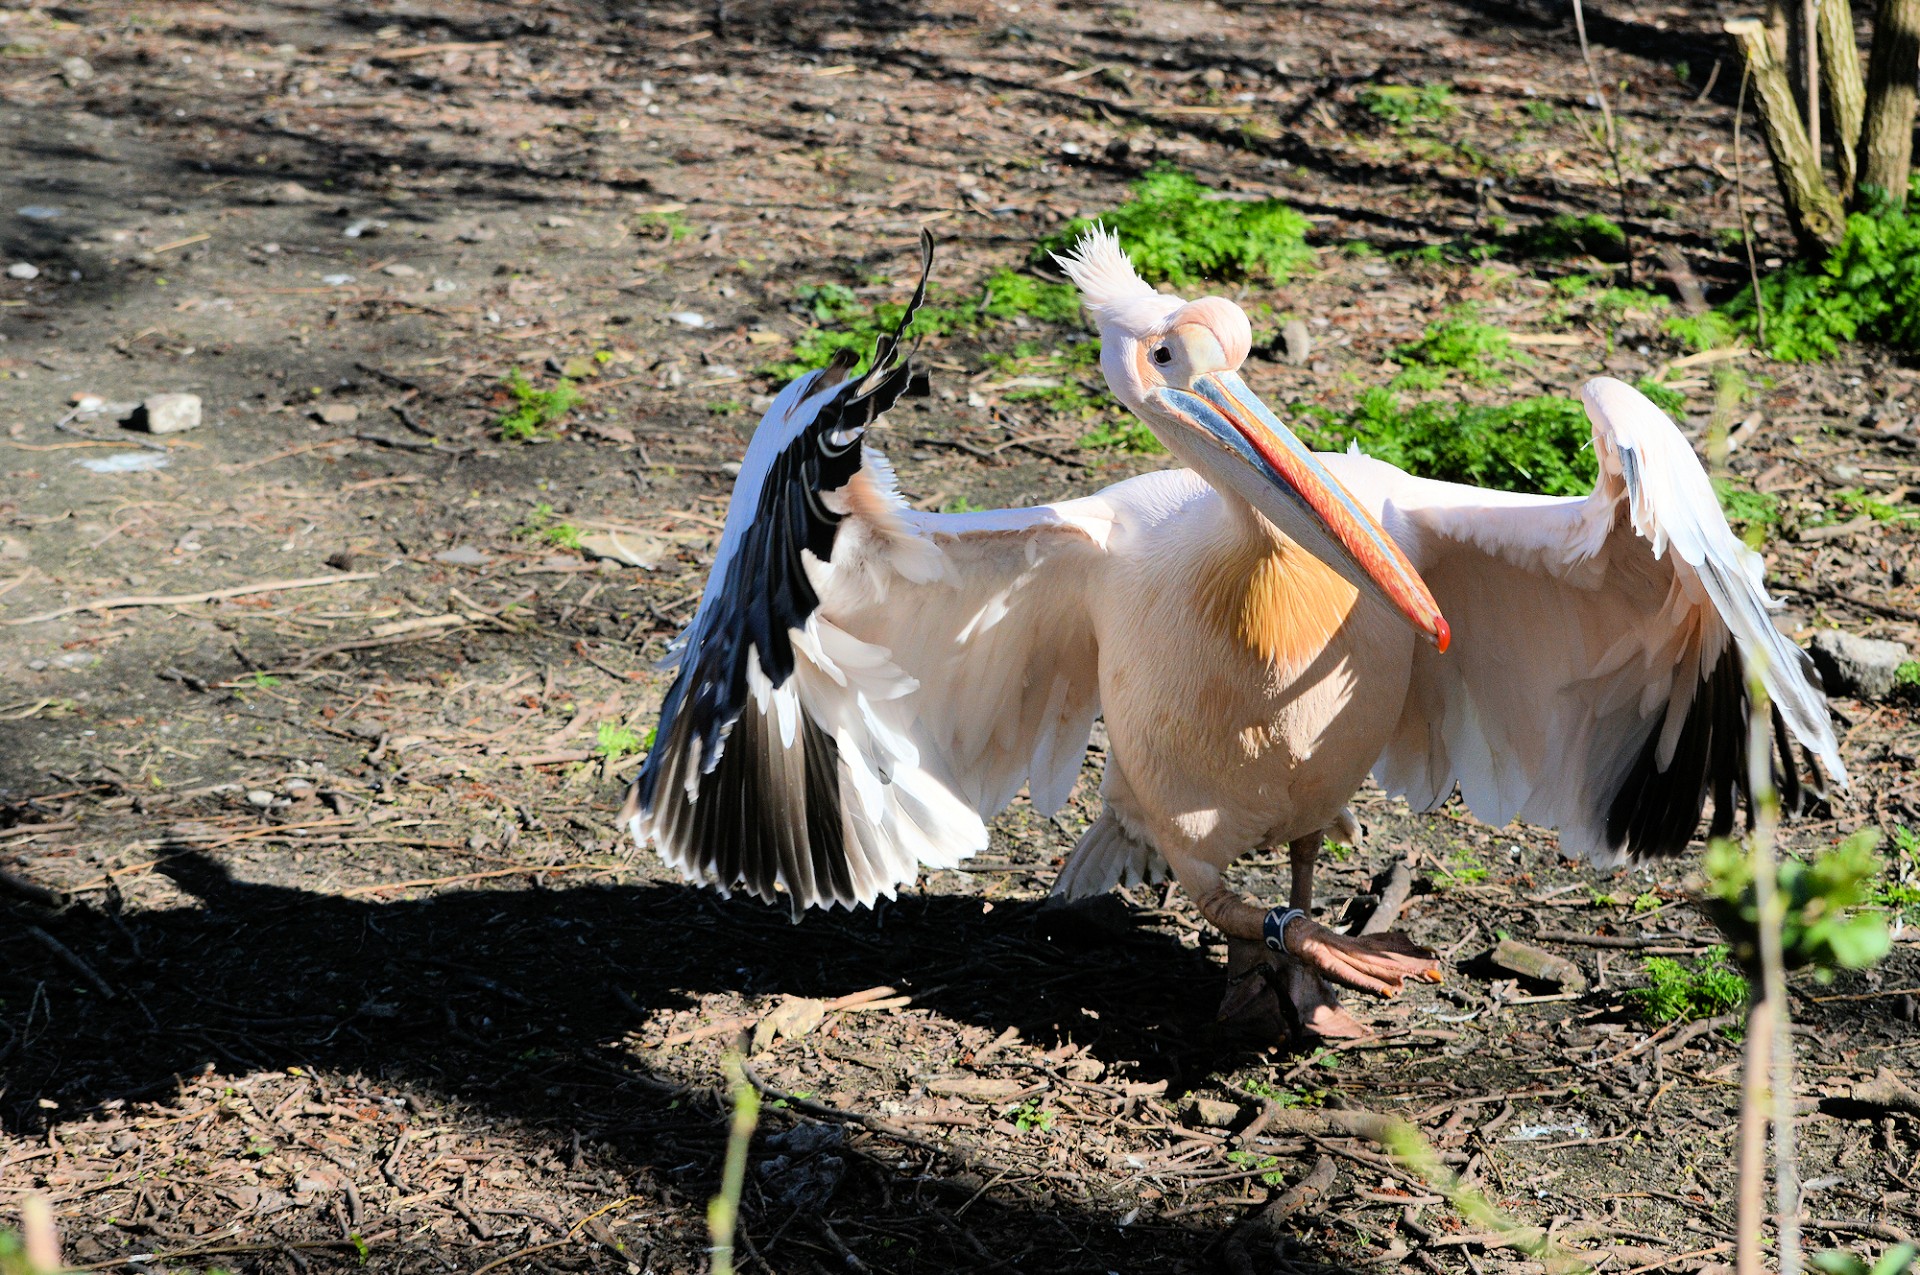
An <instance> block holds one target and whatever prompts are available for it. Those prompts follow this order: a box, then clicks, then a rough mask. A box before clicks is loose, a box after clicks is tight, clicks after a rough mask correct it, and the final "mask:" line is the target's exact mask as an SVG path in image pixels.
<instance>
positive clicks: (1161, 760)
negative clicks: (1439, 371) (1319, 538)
mask: <svg viewBox="0 0 1920 1275" xmlns="http://www.w3.org/2000/svg"><path fill="white" fill-rule="evenodd" d="M1094 499H1096V500H1099V501H1101V502H1102V503H1103V504H1105V505H1106V506H1107V507H1108V508H1110V509H1111V510H1113V511H1114V512H1113V518H1114V531H1113V533H1112V534H1111V535H1110V536H1109V537H1108V541H1107V553H1106V555H1105V556H1104V559H1103V560H1102V561H1100V562H1099V563H1097V564H1094V565H1093V567H1092V568H1091V572H1092V577H1093V578H1092V580H1091V586H1092V587H1091V588H1090V589H1089V597H1090V599H1091V604H1090V606H1089V615H1088V620H1089V625H1090V627H1091V629H1092V631H1093V633H1094V637H1095V641H1096V644H1097V646H1098V649H1099V687H1100V703H1101V705H1102V706H1103V710H1104V714H1105V718H1106V724H1107V735H1108V738H1109V740H1110V741H1111V746H1112V753H1111V756H1110V759H1109V761H1108V766H1107V773H1106V777H1105V782H1104V785H1103V789H1102V792H1103V795H1104V796H1105V798H1106V804H1107V808H1108V811H1109V814H1108V816H1107V817H1108V818H1109V819H1112V820H1114V821H1116V822H1117V824H1118V831H1121V832H1123V833H1124V834H1126V835H1127V837H1128V838H1129V839H1130V840H1131V841H1133V842H1134V843H1136V844H1137V845H1138V846H1140V847H1141V848H1143V849H1144V848H1146V847H1154V848H1156V849H1157V852H1158V857H1161V858H1166V859H1169V860H1171V861H1173V862H1185V863H1189V864H1191V865H1192V866H1190V867H1188V868H1187V870H1186V871H1185V872H1183V873H1182V882H1183V884H1185V885H1186V886H1187V887H1188V888H1189V889H1190V890H1194V889H1197V888H1198V887H1199V886H1200V884H1201V882H1202V880H1203V879H1207V874H1208V873H1211V874H1213V877H1214V878H1217V875H1218V873H1219V872H1220V871H1222V870H1224V869H1225V868H1226V866H1227V865H1228V864H1229V863H1231V862H1232V861H1233V860H1234V859H1237V858H1239V857H1240V856H1241V855H1243V854H1245V853H1246V852H1247V851H1248V850H1249V849H1251V848H1253V847H1256V846H1264V845H1286V844H1288V843H1289V842H1292V841H1295V840H1298V839H1299V838H1301V837H1305V836H1308V835H1310V834H1312V833H1316V832H1319V831H1321V830H1323V829H1325V828H1328V827H1331V826H1332V825H1333V823H1334V821H1335V820H1336V818H1337V817H1338V816H1339V814H1340V811H1341V809H1342V808H1343V807H1344V805H1345V804H1346V802H1347V800H1348V798H1349V797H1350V796H1351V795H1352V793H1353V792H1354V790H1355V789H1356V788H1358V787H1359V785H1360V783H1361V781H1362V780H1364V779H1365V778H1366V774H1367V771H1368V769H1369V768H1370V767H1371V766H1372V763H1373V759H1374V758H1376V757H1378V756H1379V755H1380V751H1381V749H1382V748H1383V747H1384V746H1385V744H1386V741H1387V738H1388V736H1389V735H1390V733H1391V732H1392V730H1393V727H1394V724H1395V722H1396V720H1397V719H1398V717H1399V714H1400V706H1401V703H1402V702H1403V701H1404V699H1405V695H1406V684H1407V671H1408V669H1409V668H1410V666H1411V659H1412V655H1413V650H1414V647H1415V645H1416V644H1417V643H1418V641H1419V639H1418V638H1417V636H1416V635H1415V634H1414V632H1413V630H1412V629H1410V628H1409V627H1408V626H1407V623H1406V621H1405V620H1403V619H1402V618H1401V617H1400V616H1399V615H1398V614H1397V613H1395V612H1394V611H1393V610H1392V609H1391V608H1390V607H1388V606H1386V605H1383V604H1382V603H1380V602H1377V601H1376V600H1374V599H1373V598H1372V597H1371V596H1367V595H1363V594H1361V593H1359V592H1358V591H1357V590H1356V589H1355V588H1354V587H1353V586H1352V585H1350V584H1348V583H1347V582H1346V581H1345V580H1343V579H1342V578H1341V577H1340V576H1339V575H1338V574H1337V573H1335V572H1334V571H1333V570H1331V569H1330V568H1328V567H1327V566H1325V565H1324V564H1323V563H1321V562H1320V561H1319V560H1318V559H1316V558H1314V557H1313V556H1312V555H1310V554H1308V553H1306V552H1305V551H1304V550H1302V549H1301V548H1300V547H1299V546H1298V545H1296V544H1294V543H1292V542H1291V541H1290V540H1288V539H1287V538H1286V537H1285V536H1283V535H1281V534H1280V533H1278V532H1277V531H1275V530H1274V528H1273V527H1272V526H1271V525H1270V524H1267V523H1265V521H1264V520H1263V519H1259V518H1257V517H1255V516H1252V515H1251V511H1250V510H1249V509H1248V508H1247V507H1246V506H1245V505H1243V504H1240V503H1239V502H1237V501H1235V500H1233V499H1232V498H1230V497H1226V496H1223V495H1221V494H1220V493H1219V492H1218V491H1216V490H1214V489H1213V488H1212V487H1210V486H1208V485H1207V484H1206V482H1205V481H1204V480H1202V479H1201V478H1200V477H1199V476H1198V475H1197V474H1195V473H1194V472H1193V471H1191V470H1184V469H1183V470H1171V471H1166V472H1162V473H1157V474H1149V475H1145V476H1143V477H1140V478H1136V479H1132V480H1130V481H1128V482H1125V483H1121V484H1119V485H1117V486H1115V487H1111V488H1109V489H1107V490H1106V491H1105V492H1102V493H1101V494H1100V495H1099V496H1097V497H1094ZM1129 875H1131V874H1129ZM1105 884H1111V882H1103V883H1102V885H1105ZM1214 884H1217V880H1214V879H1208V888H1211V886H1212V885H1214Z"/></svg>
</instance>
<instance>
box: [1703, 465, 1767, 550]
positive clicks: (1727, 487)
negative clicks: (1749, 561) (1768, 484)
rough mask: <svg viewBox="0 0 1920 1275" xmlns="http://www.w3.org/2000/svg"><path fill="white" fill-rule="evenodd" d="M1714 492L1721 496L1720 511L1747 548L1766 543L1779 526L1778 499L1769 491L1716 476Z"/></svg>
mask: <svg viewBox="0 0 1920 1275" xmlns="http://www.w3.org/2000/svg"><path fill="white" fill-rule="evenodd" d="M1713 494H1714V495H1715V496H1717V497H1719V499H1720V512H1721V513H1723V514H1725V515H1726V516H1727V524H1728V525H1729V526H1731V527H1732V528H1733V529H1734V530H1735V531H1737V532H1739V533H1740V535H1741V537H1742V538H1743V539H1744V540H1746V542H1747V544H1748V546H1749V547H1750V548H1758V547H1759V546H1760V545H1762V544H1765V543H1766V540H1767V537H1768V536H1769V535H1771V534H1772V533H1773V531H1774V529H1775V528H1777V527H1778V526H1779V525H1780V498H1779V497H1778V496H1776V495H1774V494H1773V493H1772V492H1765V491H1754V490H1753V489H1752V488H1749V487H1742V486H1739V485H1738V484H1736V483H1735V482H1734V481H1733V480H1732V479H1731V478H1715V479H1714V480H1713Z"/></svg>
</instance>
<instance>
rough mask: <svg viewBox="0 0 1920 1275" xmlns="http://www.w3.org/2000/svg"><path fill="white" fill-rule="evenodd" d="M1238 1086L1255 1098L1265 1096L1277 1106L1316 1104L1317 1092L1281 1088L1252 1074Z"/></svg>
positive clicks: (1307, 1105)
mask: <svg viewBox="0 0 1920 1275" xmlns="http://www.w3.org/2000/svg"><path fill="white" fill-rule="evenodd" d="M1240 1087H1241V1088H1242V1089H1244V1090H1246V1091H1247V1092H1248V1093H1250V1094H1252V1095H1253V1096H1254V1097H1256V1098H1265V1099H1266V1100H1267V1101H1268V1102H1271V1103H1273V1104H1274V1105H1275V1106H1278V1107H1289V1108H1291V1107H1311V1106H1315V1105H1317V1104H1318V1101H1319V1095H1318V1094H1317V1093H1307V1092H1305V1091H1304V1090H1300V1089H1282V1088H1280V1087H1279V1086H1278V1085H1275V1084H1273V1083H1271V1082H1270V1081H1265V1080H1262V1079H1260V1077H1258V1076H1254V1077H1252V1078H1251V1079H1248V1080H1243V1081H1241V1082H1240Z"/></svg>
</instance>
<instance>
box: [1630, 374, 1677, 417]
mask: <svg viewBox="0 0 1920 1275" xmlns="http://www.w3.org/2000/svg"><path fill="white" fill-rule="evenodd" d="M1633 387H1634V388H1635V389H1637V390H1639V391H1640V392H1641V393H1642V394H1645V395H1646V396H1647V398H1648V399H1649V400H1651V401H1652V403H1653V405H1654V406H1655V407H1657V408H1659V409H1660V410H1661V411H1663V412H1665V413H1667V414H1668V415H1672V414H1673V413H1675V412H1684V411H1686V410H1687V396H1686V395H1685V394H1682V393H1681V392H1680V391H1679V390H1676V389H1674V388H1673V387H1672V386H1670V385H1663V384H1661V383H1660V382H1659V381H1656V380H1654V379H1653V378H1652V377H1650V376H1643V377H1641V378H1640V379H1639V380H1637V381H1635V382H1634V383H1633Z"/></svg>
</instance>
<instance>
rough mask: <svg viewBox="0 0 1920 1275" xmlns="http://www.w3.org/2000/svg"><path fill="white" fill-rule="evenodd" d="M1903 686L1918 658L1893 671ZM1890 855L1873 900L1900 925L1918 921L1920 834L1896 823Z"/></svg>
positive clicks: (1917, 674) (1909, 682)
mask: <svg viewBox="0 0 1920 1275" xmlns="http://www.w3.org/2000/svg"><path fill="white" fill-rule="evenodd" d="M1895 676H1896V677H1897V678H1898V679H1899V681H1900V684H1901V685H1903V686H1916V685H1920V662H1916V661H1914V660H1908V661H1907V662H1906V663H1905V664H1902V665H1901V666H1900V671H1899V672H1898V673H1897V674H1896V675H1895ZM1891 840H1892V841H1893V855H1892V858H1891V860H1890V861H1889V862H1888V864H1887V866H1886V871H1885V872H1884V873H1882V874H1881V877H1880V880H1879V883H1878V884H1877V885H1876V886H1875V888H1874V894H1873V901H1874V902H1875V903H1876V904H1878V905H1879V906H1881V907H1883V908H1885V909H1887V912H1888V914H1889V915H1890V916H1892V917H1893V918H1894V919H1895V920H1898V921H1899V922H1900V923H1901V924H1902V925H1916V924H1920V836H1916V835H1914V832H1913V830H1912V829H1911V828H1908V827H1905V826H1903V825H1899V824H1896V825H1895V826H1894V827H1893V828H1892V829H1891Z"/></svg>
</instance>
